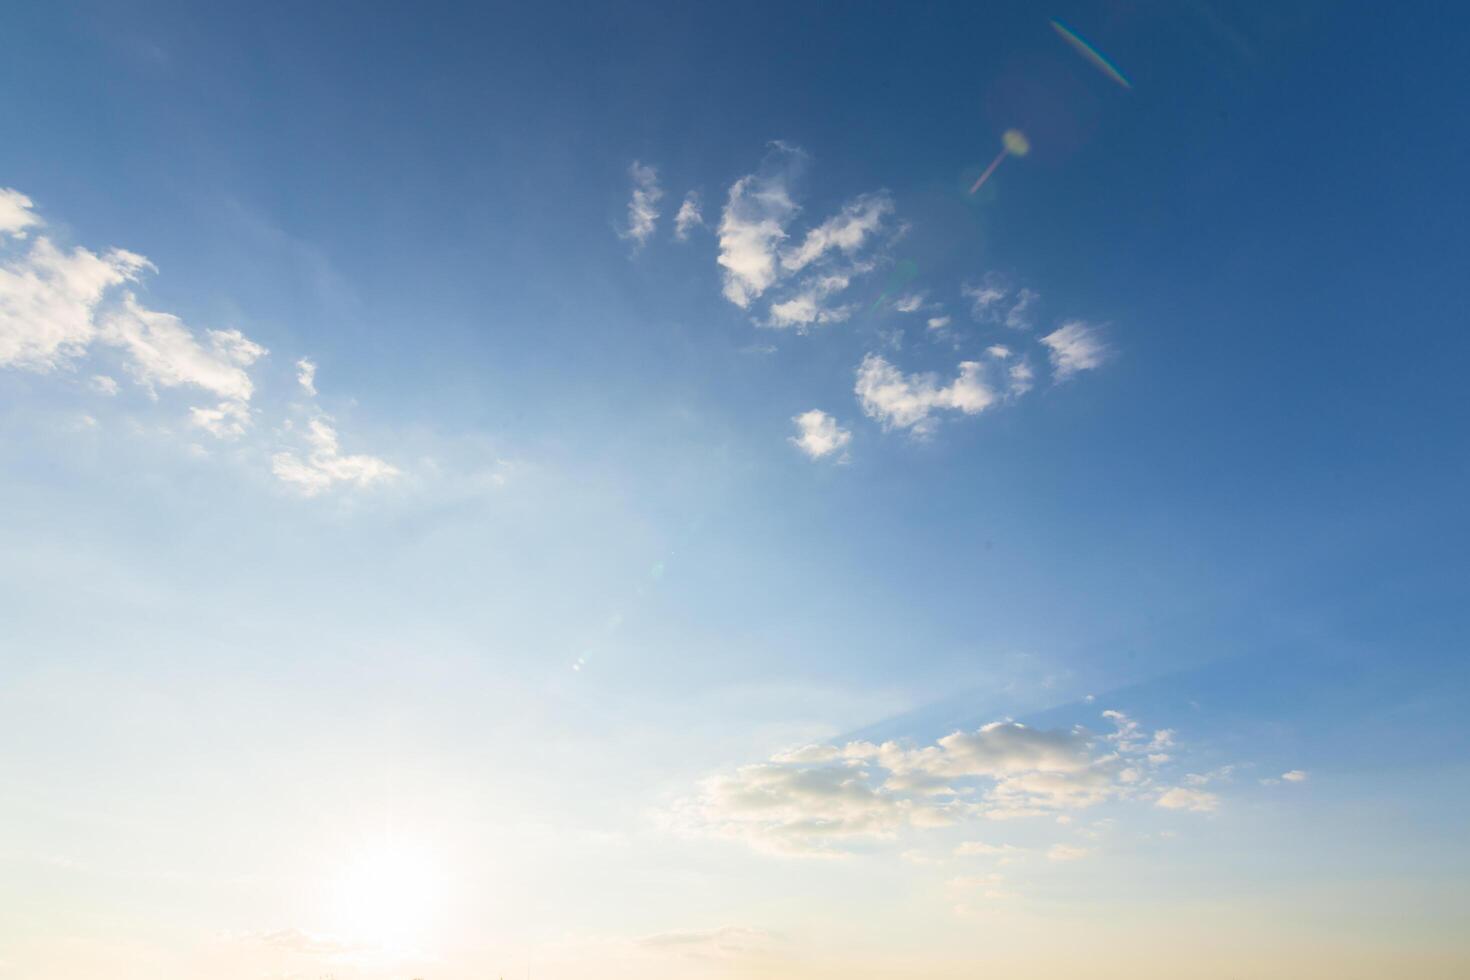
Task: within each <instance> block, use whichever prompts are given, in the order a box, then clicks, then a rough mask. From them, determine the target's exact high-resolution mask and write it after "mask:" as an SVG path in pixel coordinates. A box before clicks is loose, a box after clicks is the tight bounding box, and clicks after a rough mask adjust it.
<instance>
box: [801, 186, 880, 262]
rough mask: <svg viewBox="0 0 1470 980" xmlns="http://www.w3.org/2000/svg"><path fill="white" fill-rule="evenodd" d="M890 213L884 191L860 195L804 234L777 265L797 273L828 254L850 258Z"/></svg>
mask: <svg viewBox="0 0 1470 980" xmlns="http://www.w3.org/2000/svg"><path fill="white" fill-rule="evenodd" d="M892 213H893V200H892V198H890V197H889V196H888V193H887V192H886V191H878V192H876V193H872V194H861V195H859V196H858V197H856V198H854V199H853V200H851V201H849V202H848V203H847V204H844V205H843V206H842V210H841V211H839V212H838V213H837V214H835V215H833V216H832V217H830V218H828V219H827V220H826V221H824V222H822V223H821V224H820V225H818V226H817V227H815V228H813V229H812V230H811V231H809V232H807V234H806V238H805V239H803V240H802V243H801V245H800V246H799V247H797V248H794V249H787V250H786V251H784V252H782V253H781V265H782V267H783V268H785V269H787V270H789V271H792V272H798V271H800V270H802V269H804V268H806V267H807V266H809V265H811V264H812V263H813V262H815V261H817V260H818V259H820V258H822V257H823V256H824V255H826V254H827V253H828V252H830V251H834V250H837V251H841V252H842V253H844V254H846V255H847V256H849V257H851V256H853V255H855V254H856V253H857V252H859V251H860V250H861V249H862V247H863V245H864V243H866V242H867V240H868V239H869V238H870V237H871V236H872V235H874V234H875V233H876V232H877V231H878V229H879V228H880V227H881V226H882V224H883V219H884V218H885V217H886V216H887V215H889V214H892Z"/></svg>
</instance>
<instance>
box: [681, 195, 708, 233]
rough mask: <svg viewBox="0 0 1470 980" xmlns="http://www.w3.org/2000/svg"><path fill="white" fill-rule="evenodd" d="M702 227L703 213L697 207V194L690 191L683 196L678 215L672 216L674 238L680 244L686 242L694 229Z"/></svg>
mask: <svg viewBox="0 0 1470 980" xmlns="http://www.w3.org/2000/svg"><path fill="white" fill-rule="evenodd" d="M703 227H704V212H703V211H701V210H700V207H699V193H698V192H697V191H690V192H689V193H688V194H685V195H684V202H683V203H682V204H680V205H679V212H678V214H676V215H674V237H675V238H677V239H678V240H679V241H681V242H683V241H688V240H689V235H690V234H691V233H692V232H693V231H694V229H696V228H703Z"/></svg>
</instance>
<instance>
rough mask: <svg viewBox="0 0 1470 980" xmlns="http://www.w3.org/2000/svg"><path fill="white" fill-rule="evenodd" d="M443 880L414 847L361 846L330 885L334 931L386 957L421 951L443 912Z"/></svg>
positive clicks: (433, 862) (432, 860) (429, 856)
mask: <svg viewBox="0 0 1470 980" xmlns="http://www.w3.org/2000/svg"><path fill="white" fill-rule="evenodd" d="M445 880H446V879H445V875H444V872H443V869H442V867H441V866H440V864H439V862H438V861H437V859H436V857H435V855H434V853H433V852H432V851H431V850H430V849H428V848H426V847H422V846H420V845H418V844H416V843H414V842H411V841H400V840H389V841H382V842H379V843H377V844H374V845H371V846H367V847H364V848H363V849H362V850H360V851H359V852H358V853H357V854H356V855H354V857H353V858H352V859H351V860H350V861H349V862H348V863H347V865H346V866H345V867H344V868H343V870H342V872H341V874H340V875H339V876H338V877H337V879H336V881H335V882H334V887H333V889H332V895H331V900H330V902H331V907H330V909H329V910H328V911H329V915H330V917H331V919H332V920H333V927H334V928H333V931H334V932H335V933H336V934H337V935H339V936H341V937H342V938H344V939H347V940H350V941H352V942H354V943H361V944H363V945H369V946H373V947H377V948H380V949H382V950H384V951H386V952H392V953H409V952H423V951H424V947H425V946H426V945H427V944H428V942H429V940H430V938H431V934H432V932H433V927H434V924H435V922H436V921H437V920H438V918H439V916H440V913H441V912H442V905H443V902H444V896H445Z"/></svg>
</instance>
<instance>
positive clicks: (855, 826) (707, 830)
mask: <svg viewBox="0 0 1470 980" xmlns="http://www.w3.org/2000/svg"><path fill="white" fill-rule="evenodd" d="M1105 717H1106V718H1107V719H1108V720H1109V721H1111V722H1112V723H1113V725H1114V731H1113V732H1112V733H1110V734H1108V735H1102V736H1099V735H1095V734H1093V733H1090V732H1087V731H1085V730H1083V729H1080V728H1074V729H1056V730H1044V729H1037V728H1032V727H1029V726H1027V725H1023V724H1020V723H1018V722H1014V721H997V722H992V723H990V724H988V725H985V726H982V727H981V728H979V729H976V730H974V731H956V732H953V733H951V734H949V735H946V736H944V737H943V738H940V739H938V740H937V741H935V742H933V743H931V744H928V745H924V746H919V747H915V746H912V745H909V744H906V743H902V742H897V741H889V742H884V743H882V744H873V743H871V742H861V741H858V742H848V743H846V744H842V745H837V744H825V743H818V744H812V745H805V746H799V747H797V748H794V749H790V750H787V751H785V752H780V753H776V754H775V755H773V756H771V757H770V758H769V759H767V760H766V761H764V762H758V763H753V764H750V765H745V766H740V767H738V768H736V769H734V770H730V771H726V772H721V773H716V774H714V775H712V776H710V777H708V778H707V779H705V780H704V781H702V782H701V783H700V785H699V787H698V790H697V792H695V793H694V794H692V795H690V796H688V797H685V798H683V799H680V800H678V801H676V803H675V804H674V805H673V806H672V807H671V809H670V810H669V812H668V814H667V817H668V824H669V826H670V827H671V828H672V829H674V830H677V831H679V832H683V833H688V834H694V835H699V836H708V837H716V838H723V839H728V840H734V841H739V842H741V843H743V844H745V845H747V846H749V847H751V848H752V849H754V850H757V851H761V852H765V853H770V854H776V855H782V856H794V857H840V856H846V855H850V854H852V853H855V852H856V851H857V850H859V849H871V848H872V847H875V846H878V847H881V846H885V845H894V846H895V847H897V846H898V845H897V844H896V843H895V842H898V841H900V840H902V839H906V838H909V837H912V836H916V835H922V834H926V833H930V832H933V831H936V830H939V829H941V828H946V827H959V826H966V825H969V826H984V825H986V823H987V822H990V821H1007V820H1022V819H1026V818H1034V817H1058V816H1059V815H1060V816H1065V815H1066V814H1069V813H1071V812H1074V811H1079V810H1086V809H1088V808H1091V807H1094V806H1098V805H1100V804H1102V803H1105V802H1110V801H1122V802H1144V803H1148V802H1152V803H1155V804H1157V805H1158V806H1162V807H1165V808H1173V809H1194V810H1204V809H1212V808H1213V807H1214V805H1216V804H1217V803H1218V799H1217V798H1215V799H1214V800H1213V802H1208V801H1206V800H1205V799H1204V796H1209V797H1213V794H1204V796H1201V795H1200V794H1201V791H1199V790H1193V789H1189V788H1187V787H1178V786H1171V785H1169V784H1168V782H1167V781H1166V780H1165V779H1164V777H1163V773H1162V770H1161V766H1162V765H1164V762H1162V761H1158V760H1156V759H1155V758H1151V756H1155V755H1157V753H1152V752H1151V751H1150V749H1151V748H1152V747H1153V746H1156V745H1158V744H1160V743H1170V744H1172V734H1173V733H1172V732H1168V731H1167V730H1162V731H1160V732H1156V733H1154V734H1153V736H1151V737H1137V738H1135V737H1132V736H1131V735H1128V734H1120V733H1123V732H1124V731H1125V729H1128V728H1129V726H1132V725H1134V723H1133V721H1132V719H1131V718H1129V717H1128V716H1126V715H1124V714H1122V713H1121V712H1112V713H1110V714H1109V715H1107V716H1105ZM1207 803H1208V805H1206V804H1207ZM958 852H959V853H960V854H963V855H984V856H999V855H1004V856H1007V857H1019V856H1020V854H1021V851H1020V849H1016V848H1011V847H1008V846H1006V845H1000V844H991V843H989V842H984V841H974V840H971V841H966V842H965V843H963V844H961V845H960V846H959V848H958Z"/></svg>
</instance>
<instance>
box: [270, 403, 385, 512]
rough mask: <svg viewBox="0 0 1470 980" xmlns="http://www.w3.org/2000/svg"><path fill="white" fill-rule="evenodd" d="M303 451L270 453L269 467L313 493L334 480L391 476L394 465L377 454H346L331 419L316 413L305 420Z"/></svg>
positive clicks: (366, 481) (362, 482) (366, 482)
mask: <svg viewBox="0 0 1470 980" xmlns="http://www.w3.org/2000/svg"><path fill="white" fill-rule="evenodd" d="M306 442H307V445H308V447H309V448H308V450H307V452H306V453H305V455H298V454H297V453H293V452H278V453H276V454H275V455H274V456H272V457H271V471H272V472H273V473H275V475H276V476H277V478H279V479H280V480H282V481H284V482H286V483H289V484H292V485H293V486H295V487H296V489H298V490H299V491H300V492H301V493H302V494H304V495H306V496H308V497H314V496H316V495H317V494H319V493H321V492H322V491H324V490H328V489H330V488H331V487H332V485H333V484H336V483H349V484H355V485H357V486H363V487H365V486H370V485H371V484H374V483H378V482H381V481H383V480H388V479H391V478H393V477H395V476H397V475H398V473H399V471H398V469H397V467H395V466H393V465H392V464H390V463H387V462H385V461H384V460H381V459H379V458H378V457H376V456H366V455H356V456H348V455H344V454H343V453H342V450H341V447H340V446H339V444H338V439H337V430H336V429H335V428H333V427H332V423H331V420H330V419H329V418H327V417H326V416H322V415H319V416H317V417H315V418H313V419H312V420H311V421H310V422H309V423H308V424H307V432H306Z"/></svg>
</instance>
